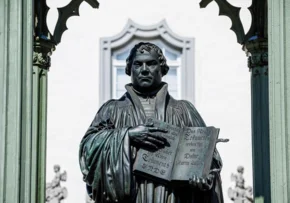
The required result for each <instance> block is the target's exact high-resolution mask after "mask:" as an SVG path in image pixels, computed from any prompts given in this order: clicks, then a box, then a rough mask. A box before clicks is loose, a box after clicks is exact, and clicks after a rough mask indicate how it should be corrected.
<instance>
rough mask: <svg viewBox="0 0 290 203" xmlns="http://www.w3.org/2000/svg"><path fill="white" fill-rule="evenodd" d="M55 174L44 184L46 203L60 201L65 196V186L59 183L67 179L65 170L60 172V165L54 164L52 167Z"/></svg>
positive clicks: (58, 202) (57, 202)
mask: <svg viewBox="0 0 290 203" xmlns="http://www.w3.org/2000/svg"><path fill="white" fill-rule="evenodd" d="M53 169H54V172H55V176H54V178H53V180H52V181H51V182H50V183H47V184H46V198H45V202H46V203H60V202H61V200H63V199H65V198H66V197H67V189H66V187H61V185H60V183H61V182H62V181H63V182H65V181H66V180H67V173H66V171H64V172H62V173H61V172H60V166H59V165H54V167H53Z"/></svg>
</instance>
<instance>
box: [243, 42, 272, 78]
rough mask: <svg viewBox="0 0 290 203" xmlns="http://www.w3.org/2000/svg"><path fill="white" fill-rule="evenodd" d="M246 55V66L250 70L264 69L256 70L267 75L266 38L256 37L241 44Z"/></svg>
mask: <svg viewBox="0 0 290 203" xmlns="http://www.w3.org/2000/svg"><path fill="white" fill-rule="evenodd" d="M243 49H244V51H245V52H246V54H247V56H248V67H249V68H250V70H253V69H254V68H261V69H264V70H256V69H255V71H258V72H261V73H262V74H265V75H268V42H267V40H266V39H257V40H253V41H250V42H247V43H246V44H245V45H244V46H243ZM254 76H255V75H254Z"/></svg>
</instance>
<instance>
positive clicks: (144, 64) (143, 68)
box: [141, 63, 149, 72]
mask: <svg viewBox="0 0 290 203" xmlns="http://www.w3.org/2000/svg"><path fill="white" fill-rule="evenodd" d="M141 71H142V72H148V71H149V69H148V66H147V64H146V63H143V65H142V69H141Z"/></svg>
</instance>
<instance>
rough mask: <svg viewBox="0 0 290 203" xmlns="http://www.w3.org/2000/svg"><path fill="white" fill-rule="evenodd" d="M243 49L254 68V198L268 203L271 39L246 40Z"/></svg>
mask: <svg viewBox="0 0 290 203" xmlns="http://www.w3.org/2000/svg"><path fill="white" fill-rule="evenodd" d="M244 50H245V51H246V53H247V56H248V67H249V69H250V71H251V106H252V119H251V120H252V150H253V173H254V174H253V175H254V183H253V184H254V197H255V198H256V200H257V199H258V198H259V199H263V200H264V202H265V203H269V202H270V201H271V197H270V151H269V100H268V99H269V94H268V41H267V39H256V40H252V41H249V42H247V43H246V44H245V45H244Z"/></svg>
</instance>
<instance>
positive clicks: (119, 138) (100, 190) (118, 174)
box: [79, 101, 132, 202]
mask: <svg viewBox="0 0 290 203" xmlns="http://www.w3.org/2000/svg"><path fill="white" fill-rule="evenodd" d="M114 108H116V107H114V101H109V102H107V103H106V104H104V105H103V106H102V107H101V108H100V110H99V111H98V113H97V115H96V116H95V118H94V120H93V122H92V124H91V125H90V127H89V129H88V130H87V132H86V134H85V136H84V137H83V139H82V141H81V143H80V150H79V163H80V168H81V171H82V174H83V177H84V181H85V182H86V184H87V188H88V189H89V190H91V191H92V198H93V199H94V200H95V202H104V201H117V200H120V199H121V200H124V199H127V198H130V196H131V188H132V187H131V182H132V181H131V177H132V176H131V162H130V145H129V137H128V127H124V128H118V129H117V128H115V126H114V122H113V121H114V115H113V112H114Z"/></svg>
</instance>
